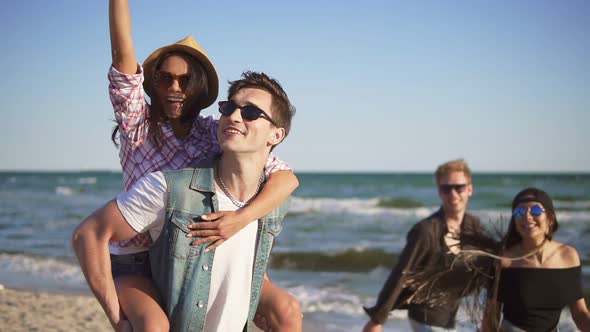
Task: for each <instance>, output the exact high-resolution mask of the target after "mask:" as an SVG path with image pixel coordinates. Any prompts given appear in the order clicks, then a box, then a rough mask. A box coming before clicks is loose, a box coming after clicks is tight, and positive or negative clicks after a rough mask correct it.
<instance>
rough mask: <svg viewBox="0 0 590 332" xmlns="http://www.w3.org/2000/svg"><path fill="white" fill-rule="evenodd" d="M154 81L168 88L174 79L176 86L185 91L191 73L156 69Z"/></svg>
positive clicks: (189, 81)
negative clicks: (173, 72) (174, 72)
mask: <svg viewBox="0 0 590 332" xmlns="http://www.w3.org/2000/svg"><path fill="white" fill-rule="evenodd" d="M155 79H156V82H158V84H159V85H160V86H162V87H165V88H169V87H170V86H171V85H172V83H174V81H178V86H180V89H182V91H185V90H186V89H187V88H188V86H189V84H190V83H191V75H190V74H184V75H176V74H172V73H169V72H167V71H157V72H156V74H155Z"/></svg>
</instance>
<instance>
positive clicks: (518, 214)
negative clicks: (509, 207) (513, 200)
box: [512, 205, 545, 220]
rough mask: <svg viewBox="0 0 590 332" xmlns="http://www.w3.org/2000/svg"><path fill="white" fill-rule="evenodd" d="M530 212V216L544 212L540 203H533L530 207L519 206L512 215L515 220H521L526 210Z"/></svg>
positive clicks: (536, 215)
mask: <svg viewBox="0 0 590 332" xmlns="http://www.w3.org/2000/svg"><path fill="white" fill-rule="evenodd" d="M529 211H530V212H531V216H533V217H538V216H540V215H542V214H543V212H545V209H543V207H542V206H541V205H533V206H531V207H530V208H526V207H524V206H519V207H517V208H516V209H514V211H513V212H512V216H514V219H516V220H522V219H524V217H525V216H526V214H527V212H529Z"/></svg>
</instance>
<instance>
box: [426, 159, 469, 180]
mask: <svg viewBox="0 0 590 332" xmlns="http://www.w3.org/2000/svg"><path fill="white" fill-rule="evenodd" d="M454 172H463V174H465V176H466V177H467V178H468V179H469V182H471V169H469V165H467V162H466V161H465V160H464V159H456V160H451V161H448V162H446V163H444V164H442V165H440V166H438V168H437V169H436V172H434V176H435V178H436V183H438V182H439V181H440V179H441V178H442V177H443V176H446V175H449V174H451V173H454Z"/></svg>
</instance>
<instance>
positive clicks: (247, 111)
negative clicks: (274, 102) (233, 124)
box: [218, 100, 278, 127]
mask: <svg viewBox="0 0 590 332" xmlns="http://www.w3.org/2000/svg"><path fill="white" fill-rule="evenodd" d="M218 104H219V113H221V114H223V115H225V116H230V115H232V113H233V112H235V110H236V109H238V108H239V109H240V114H241V115H242V119H244V120H246V121H254V120H256V119H258V118H259V117H263V118H265V119H267V120H268V121H269V122H270V123H272V124H273V125H274V126H275V127H278V125H277V124H276V123H275V122H274V121H273V119H272V118H271V117H270V116H269V115H268V114H267V113H266V112H265V111H263V110H261V109H260V108H258V107H256V106H254V105H244V106H239V105H238V104H236V103H235V102H234V101H233V100H229V101H220V102H219V103H218Z"/></svg>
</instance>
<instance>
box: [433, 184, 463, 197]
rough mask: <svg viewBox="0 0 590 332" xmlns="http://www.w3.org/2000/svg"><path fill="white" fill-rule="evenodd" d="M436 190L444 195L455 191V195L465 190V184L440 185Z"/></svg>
mask: <svg viewBox="0 0 590 332" xmlns="http://www.w3.org/2000/svg"><path fill="white" fill-rule="evenodd" d="M438 189H439V190H440V191H441V192H442V193H444V194H450V193H451V191H453V190H454V191H455V192H456V193H457V194H460V193H462V192H464V191H465V189H467V184H466V183H463V184H441V185H439V186H438Z"/></svg>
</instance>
